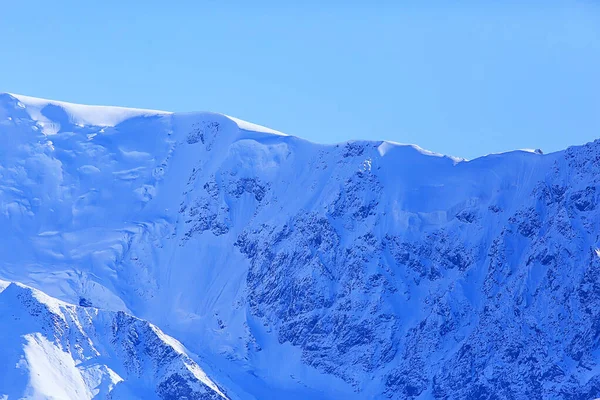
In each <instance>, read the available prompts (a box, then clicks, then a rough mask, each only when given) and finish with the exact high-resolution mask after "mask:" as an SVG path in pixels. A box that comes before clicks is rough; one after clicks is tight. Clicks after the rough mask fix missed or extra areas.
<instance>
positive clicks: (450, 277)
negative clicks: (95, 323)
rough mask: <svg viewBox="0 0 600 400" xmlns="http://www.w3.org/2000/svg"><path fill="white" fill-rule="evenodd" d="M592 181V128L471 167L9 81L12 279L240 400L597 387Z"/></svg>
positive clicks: (415, 151)
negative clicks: (22, 90) (74, 307)
mask: <svg viewBox="0 0 600 400" xmlns="http://www.w3.org/2000/svg"><path fill="white" fill-rule="evenodd" d="M599 180H600V142H594V143H590V144H587V145H585V146H581V147H573V148H570V149H568V150H566V151H564V152H558V153H553V154H549V155H541V154H537V153H531V152H525V151H516V152H511V153H506V154H497V155H490V156H486V157H482V158H479V159H476V160H472V161H464V160H461V159H456V158H451V157H446V156H441V155H438V154H434V153H430V152H427V151H425V150H422V149H420V148H418V147H416V146H410V145H398V144H394V143H389V142H360V141H355V142H348V143H343V144H339V145H333V146H324V145H317V144H312V143H308V142H306V141H303V140H301V139H298V138H295V137H291V136H285V135H282V134H279V133H277V132H273V131H270V130H268V129H266V128H262V127H258V126H256V125H253V124H248V123H245V122H242V121H239V120H236V119H233V118H229V117H227V116H223V115H219V114H211V113H190V114H170V113H162V112H155V111H145V110H126V109H117V108H102V107H89V106H77V105H71V104H68V103H61V102H52V101H45V100H39V99H32V98H28V97H24V96H13V95H7V94H5V95H0V234H1V235H2V236H1V237H2V240H1V241H0V278H2V279H5V280H7V281H14V282H21V283H22V284H25V285H29V286H32V287H35V288H38V289H40V290H42V291H44V292H46V293H47V294H48V295H50V296H53V297H56V298H58V299H61V300H63V301H67V302H71V303H78V304H81V305H85V306H89V305H92V306H94V307H98V308H100V309H101V310H102V311H101V313H102V314H104V313H106V315H125V314H119V313H118V312H119V311H125V312H127V313H129V314H132V315H135V316H136V317H139V318H143V319H145V320H148V321H150V322H151V323H152V324H154V325H156V326H158V327H160V328H161V329H162V330H163V331H165V332H166V333H167V334H169V335H171V336H173V337H175V338H177V339H178V340H179V341H180V342H181V343H182V344H183V345H184V346H185V348H186V349H189V351H188V350H186V352H189V354H192V355H193V354H197V355H198V356H197V357H196V356H189V357H190V360H191V359H192V358H193V359H195V360H196V362H200V363H204V364H203V365H202V367H203V368H205V369H206V370H207V371H210V373H209V374H208V375H209V376H210V377H211V378H212V379H213V380H214V381H216V382H219V384H221V385H222V386H223V387H224V388H225V390H226V391H227V395H228V396H230V397H239V398H261V399H263V398H294V397H296V398H309V397H310V398H353V397H354V398H383V397H392V398H417V397H418V398H511V397H512V398H548V397H564V398H590V397H594V396H598V395H600V375H599V374H600V365H599V362H600V359H599V357H600V353H599V348H598V337H597V332H598V327H597V326H596V325H597V324H598V320H599V313H600V289H599V288H600V286H599V285H600V272H599V271H600V270H599V268H600V250H599V248H600V236H599V233H600V226H599V224H600V215H598V207H597V204H598V191H597V186H598V181H599ZM13 286H14V287H19V288H21V287H22V286H18V285H13ZM7 290H8V289H7ZM5 292H6V291H5ZM84 310H87V308H84ZM115 313H117V314H115ZM107 318H108V317H107ZM3 321H4V320H3ZM4 323H8V322H3V324H4ZM29 331H30V330H23V331H22V333H21V335H27V334H29V333H30V332H29ZM34 331H35V332H38V331H37V330H35V329H34V330H31V332H34ZM18 332H21V331H18ZM16 337H17V339H15V338H12V339H10V340H12V341H13V342H14V341H18V340H19V339H18V337H19V336H16ZM7 340H8V339H7ZM90 340H92V343H93V344H94V346H96V342H95V341H94V339H90ZM148 340H149V339H148ZM40 343H41V342H40ZM35 346H37V347H38V348H39V347H40V346H41V347H43V346H46V345H45V344H36V345H35ZM11 348H12V347H11ZM22 348H23V346H21V347H16V349H17V350H18V351H21V350H20V349H22ZM17 350H15V351H17ZM63 350H64V348H63ZM53 351H54V350H53ZM61 356H62V353H61ZM111 358H112V357H111ZM71 359H72V360H75V357H72V358H71ZM106 365H113V364H106ZM117 365H118V362H117ZM111 368H112V367H111ZM115 368H116V367H115ZM115 371H116V370H115ZM117 375H119V376H122V375H120V374H119V373H117ZM123 379H125V378H123ZM144 388H145V389H144V390H146V389H147V390H155V388H156V384H155V383H154V382H153V383H152V384H148V385H145V384H144ZM140 390H142V389H140ZM0 392H1V390H0Z"/></svg>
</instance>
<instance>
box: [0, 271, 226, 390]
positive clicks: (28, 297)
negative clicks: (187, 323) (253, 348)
mask: <svg viewBox="0 0 600 400" xmlns="http://www.w3.org/2000/svg"><path fill="white" fill-rule="evenodd" d="M0 326H2V330H0V343H2V347H1V348H0V354H1V356H0V360H1V361H0V395H3V396H8V397H9V398H23V397H26V398H55V399H86V398H111V399H131V398H139V399H151V398H183V397H186V398H188V399H207V400H208V399H211V400H213V399H214V400H217V399H226V397H225V395H224V394H223V393H222V392H221V390H220V389H219V388H218V387H217V386H216V385H215V384H214V383H213V382H212V381H211V380H210V379H209V378H208V377H207V376H206V374H205V373H204V372H203V371H202V370H201V369H200V367H199V366H198V365H197V364H196V363H195V362H194V361H192V360H191V359H190V358H189V357H188V356H187V354H186V350H185V349H184V348H183V347H182V346H181V345H180V344H179V343H178V342H176V341H175V340H173V339H172V338H170V337H168V336H166V335H165V334H164V333H162V332H161V331H160V330H159V329H158V328H156V327H155V326H153V325H152V324H149V323H148V322H145V321H141V320H139V319H137V318H134V317H131V316H129V315H127V314H125V313H123V312H116V313H114V312H107V311H101V310H98V309H95V308H84V307H78V306H74V305H69V304H66V303H63V302H61V301H58V300H56V299H53V298H51V297H48V296H46V295H45V294H43V293H41V292H40V291H38V290H36V289H32V288H29V287H27V286H23V285H21V284H16V283H8V282H6V283H4V282H3V283H2V292H0Z"/></svg>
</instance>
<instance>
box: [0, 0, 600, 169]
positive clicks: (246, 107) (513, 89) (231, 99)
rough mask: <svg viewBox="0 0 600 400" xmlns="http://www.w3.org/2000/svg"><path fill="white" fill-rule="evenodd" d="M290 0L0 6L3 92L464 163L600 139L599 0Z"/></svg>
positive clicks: (11, 3)
mask: <svg viewBox="0 0 600 400" xmlns="http://www.w3.org/2000/svg"><path fill="white" fill-rule="evenodd" d="M285 3H289V2H282V1H277V2H276V1H272V2H267V1H254V2H242V1H227V0H212V1H202V0H198V1H183V0H181V1H170V2H167V1H152V0H149V1H142V0H137V1H135V0H131V1H116V0H106V1H66V0H64V1H60V0H59V1H57V2H51V1H28V0H22V1H2V4H1V5H0V45H1V49H0V51H1V54H2V57H1V59H0V91H7V92H15V93H21V94H26V95H31V96H37V97H46V98H53V99H58V100H66V101H72V102H80V103H88V104H107V105H122V106H132V107H143V108H155V109H164V110H171V111H194V110H208V111H217V112H223V113H226V114H229V115H233V116H236V117H239V118H242V119H246V120H249V121H252V122H255V123H259V124H262V125H266V126H269V127H272V128H274V129H278V130H281V131H283V132H286V133H290V134H294V135H297V136H301V137H304V138H306V139H309V140H313V141H318V142H327V143H331V142H337V141H343V140H347V139H359V138H360V139H388V140H394V141H399V142H404V143H417V144H419V145H420V146H421V147H424V148H427V149H430V150H433V151H437V152H441V153H446V154H451V155H456V156H463V157H467V158H473V157H476V156H478V155H482V154H486V153H490V152H498V151H505V150H510V149H514V148H524V147H529V148H535V147H541V148H542V149H543V150H544V151H546V152H547V151H553V150H557V149H561V148H564V147H566V146H568V145H569V144H580V143H584V142H587V141H590V140H593V139H595V138H600V3H598V2H594V1H588V2H585V1H583V2H582V1H566V0H565V1H554V2H553V1H550V2H548V1H545V2H543V1H539V2H526V4H522V3H520V4H519V2H516V1H515V2H480V3H484V4H487V5H481V4H480V5H476V3H475V2H462V3H459V2H455V3H454V5H453V6H448V5H444V3H443V2H437V3H431V2H428V4H429V6H428V7H425V6H419V5H417V2H414V3H411V5H406V4H409V3H404V6H398V5H393V4H392V3H393V2H392V1H388V2H381V1H380V2H369V1H363V2H359V1H347V2H342V1H341V0H339V1H323V2H317V1H307V2H304V3H303V5H301V6H287V5H285ZM295 3H300V2H299V1H298V2H295ZM433 4H437V5H436V6H433Z"/></svg>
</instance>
